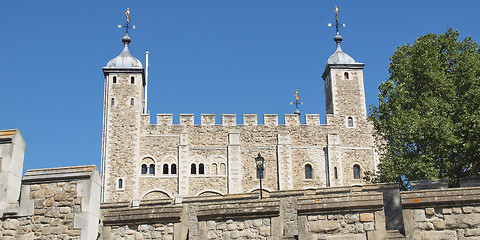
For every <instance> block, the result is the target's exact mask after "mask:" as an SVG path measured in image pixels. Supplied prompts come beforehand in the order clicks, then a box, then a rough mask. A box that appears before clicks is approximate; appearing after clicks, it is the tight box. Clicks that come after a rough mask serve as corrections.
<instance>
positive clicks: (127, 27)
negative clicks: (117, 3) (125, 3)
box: [117, 8, 135, 34]
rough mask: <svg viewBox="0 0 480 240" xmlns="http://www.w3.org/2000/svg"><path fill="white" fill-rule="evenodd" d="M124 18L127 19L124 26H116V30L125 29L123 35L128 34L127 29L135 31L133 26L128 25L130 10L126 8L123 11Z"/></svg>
mask: <svg viewBox="0 0 480 240" xmlns="http://www.w3.org/2000/svg"><path fill="white" fill-rule="evenodd" d="M125 17H126V19H127V21H126V23H125V25H123V26H122V25H117V27H118V28H122V27H124V28H125V34H128V29H130V28H132V29H135V25H130V21H131V19H130V8H127V10H126V11H125Z"/></svg>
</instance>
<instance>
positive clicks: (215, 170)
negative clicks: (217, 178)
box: [212, 163, 218, 175]
mask: <svg viewBox="0 0 480 240" xmlns="http://www.w3.org/2000/svg"><path fill="white" fill-rule="evenodd" d="M212 175H218V168H217V164H216V163H212Z"/></svg>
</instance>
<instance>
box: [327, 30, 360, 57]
mask: <svg viewBox="0 0 480 240" xmlns="http://www.w3.org/2000/svg"><path fill="white" fill-rule="evenodd" d="M333 40H334V41H335V42H336V43H337V50H336V51H335V53H333V54H332V56H330V57H329V58H328V61H327V64H353V63H356V62H355V60H354V59H353V58H352V57H350V56H349V55H348V54H346V53H344V52H343V51H342V48H341V47H340V43H341V42H342V40H343V38H342V36H340V35H339V34H338V33H337V35H336V36H335V37H334V38H333Z"/></svg>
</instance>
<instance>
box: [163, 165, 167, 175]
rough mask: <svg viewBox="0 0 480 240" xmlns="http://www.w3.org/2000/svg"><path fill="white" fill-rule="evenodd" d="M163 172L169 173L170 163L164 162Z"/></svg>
mask: <svg viewBox="0 0 480 240" xmlns="http://www.w3.org/2000/svg"><path fill="white" fill-rule="evenodd" d="M163 174H168V164H166V163H165V164H163Z"/></svg>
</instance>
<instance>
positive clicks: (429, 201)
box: [400, 187, 480, 208]
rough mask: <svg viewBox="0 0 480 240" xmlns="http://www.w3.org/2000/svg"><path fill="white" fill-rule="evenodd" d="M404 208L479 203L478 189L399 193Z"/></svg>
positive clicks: (479, 189)
mask: <svg viewBox="0 0 480 240" xmlns="http://www.w3.org/2000/svg"><path fill="white" fill-rule="evenodd" d="M400 195H401V199H402V206H403V207H404V208H424V207H426V206H430V205H435V206H455V205H462V204H465V203H472V204H479V203H480V187H470V188H448V189H430V190H419V191H406V192H400Z"/></svg>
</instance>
